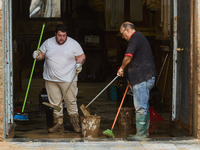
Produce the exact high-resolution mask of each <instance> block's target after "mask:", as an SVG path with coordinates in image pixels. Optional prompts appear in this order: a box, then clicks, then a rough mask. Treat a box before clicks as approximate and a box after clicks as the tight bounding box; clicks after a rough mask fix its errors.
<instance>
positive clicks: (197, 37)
mask: <svg viewBox="0 0 200 150" xmlns="http://www.w3.org/2000/svg"><path fill="white" fill-rule="evenodd" d="M194 6H195V7H194V10H195V11H194V18H195V20H194V22H195V24H194V40H193V41H194V56H195V58H194V60H195V61H194V77H195V78H194V83H197V84H196V85H195V86H194V87H195V91H194V105H193V106H194V121H193V124H194V134H195V137H197V138H198V139H200V2H199V1H195V4H194Z"/></svg>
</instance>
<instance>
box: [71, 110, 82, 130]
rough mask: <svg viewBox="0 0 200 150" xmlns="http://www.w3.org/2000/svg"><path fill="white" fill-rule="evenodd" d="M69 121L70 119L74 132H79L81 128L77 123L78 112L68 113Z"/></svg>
mask: <svg viewBox="0 0 200 150" xmlns="http://www.w3.org/2000/svg"><path fill="white" fill-rule="evenodd" d="M70 121H71V124H72V126H73V129H74V131H75V132H76V133H79V132H81V128H80V125H79V115H78V114H72V115H70Z"/></svg>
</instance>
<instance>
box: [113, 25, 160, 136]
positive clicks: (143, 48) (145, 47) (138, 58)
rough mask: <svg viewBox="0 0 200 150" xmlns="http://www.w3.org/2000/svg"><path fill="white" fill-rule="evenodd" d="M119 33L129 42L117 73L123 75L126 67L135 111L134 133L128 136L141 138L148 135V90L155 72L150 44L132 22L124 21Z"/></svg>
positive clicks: (153, 80)
mask: <svg viewBox="0 0 200 150" xmlns="http://www.w3.org/2000/svg"><path fill="white" fill-rule="evenodd" d="M120 33H121V34H122V38H124V39H125V40H127V41H128V42H129V43H128V47H127V50H126V53H125V56H124V59H123V61H122V65H121V67H120V68H119V70H118V72H117V75H118V76H123V75H124V68H125V67H127V69H128V80H129V84H130V86H131V88H132V91H133V101H134V107H135V112H136V134H135V135H129V136H130V138H132V139H143V138H147V137H149V131H148V130H149V125H150V117H149V111H148V109H149V102H148V101H149V92H150V90H151V89H152V88H153V86H154V83H155V76H156V75H157V73H156V69H155V64H154V60H153V55H152V51H151V47H150V44H149V42H148V40H147V39H146V37H145V36H144V35H143V34H142V33H141V32H139V31H136V30H135V26H134V24H133V23H131V22H124V23H123V24H122V25H121V27H120Z"/></svg>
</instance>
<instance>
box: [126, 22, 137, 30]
mask: <svg viewBox="0 0 200 150" xmlns="http://www.w3.org/2000/svg"><path fill="white" fill-rule="evenodd" d="M123 28H124V29H127V28H130V29H135V25H134V24H133V23H124V24H123Z"/></svg>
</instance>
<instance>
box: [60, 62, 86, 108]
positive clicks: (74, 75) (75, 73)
mask: <svg viewBox="0 0 200 150" xmlns="http://www.w3.org/2000/svg"><path fill="white" fill-rule="evenodd" d="M84 61H85V59H83V60H82V62H81V65H83V63H84ZM77 75H78V73H75V75H74V77H73V78H72V80H71V82H70V84H69V86H68V87H67V89H66V91H65V93H64V94H63V97H62V99H61V100H60V102H59V104H58V106H60V104H61V103H62V101H63V99H64V98H65V96H66V94H67V92H68V90H69V88H70V86H71V85H72V83H73V81H74V78H75V77H76V76H77Z"/></svg>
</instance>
